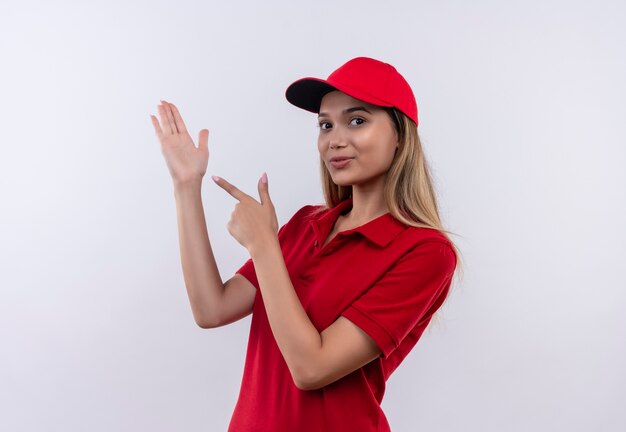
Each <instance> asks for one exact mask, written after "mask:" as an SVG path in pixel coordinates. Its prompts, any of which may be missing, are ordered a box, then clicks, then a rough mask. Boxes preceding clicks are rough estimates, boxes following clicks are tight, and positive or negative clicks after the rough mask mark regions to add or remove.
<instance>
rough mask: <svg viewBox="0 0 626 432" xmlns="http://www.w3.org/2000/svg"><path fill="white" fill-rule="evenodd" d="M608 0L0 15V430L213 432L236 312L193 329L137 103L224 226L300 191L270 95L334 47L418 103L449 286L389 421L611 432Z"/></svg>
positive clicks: (613, 306)
mask: <svg viewBox="0 0 626 432" xmlns="http://www.w3.org/2000/svg"><path fill="white" fill-rule="evenodd" d="M625 41H626V6H625V5H624V3H623V2H621V1H597V2H594V3H593V5H591V2H583V1H546V0H543V1H529V0H527V1H523V2H521V1H520V2H513V1H509V2H499V1H484V0H476V1H473V2H463V1H437V2H434V1H432V2H414V1H412V2H408V1H407V2H404V3H401V2H389V3H385V4H383V2H375V1H361V2H330V1H315V2H306V3H303V2H294V1H282V2H279V1H273V2H252V1H249V2H237V1H230V2H219V3H217V2H200V1H198V2H191V1H184V0H177V1H176V2H173V1H171V2H165V1H154V0H152V1H141V2H121V1H120V2H117V3H116V2H112V1H106V2H105V1H98V2H80V1H58V2H43V1H41V2H29V1H21V2H8V1H4V0H2V2H1V3H0V50H1V51H0V61H1V67H0V125H1V126H0V127H1V135H0V137H1V138H0V145H1V150H2V151H1V153H0V197H1V206H2V208H1V211H0V266H1V271H0V287H1V289H0V344H1V345H0V346H1V350H2V352H1V355H0V410H1V412H0V429H1V430H5V431H64V432H65V431H153V432H157V431H183V430H184V431H224V430H226V427H227V425H228V422H229V420H230V416H231V414H232V409H233V408H234V404H235V402H236V398H237V395H238V392H239V385H240V380H241V373H242V370H243V364H244V358H245V349H246V343H247V336H248V330H249V325H250V317H246V318H244V319H243V320H241V321H238V322H236V323H233V324H232V325H230V326H227V327H223V328H219V329H214V330H203V329H200V328H199V327H197V326H196V325H195V323H194V320H193V316H192V313H191V309H190V306H189V302H188V298H187V294H186V291H185V287H184V283H183V277H182V270H181V265H180V256H179V249H178V233H177V225H176V213H175V201H174V196H173V188H172V182H171V179H170V177H169V172H168V171H167V167H166V165H165V162H164V159H163V157H162V154H161V153H160V147H159V143H158V141H157V139H156V136H155V135H154V130H153V127H152V124H151V122H150V118H149V115H150V114H156V113H157V110H156V106H157V104H158V103H159V99H161V98H163V99H165V100H169V101H172V102H174V103H176V104H177V105H178V106H179V108H180V110H181V112H182V115H183V118H184V119H185V121H186V123H187V126H188V127H189V129H190V130H191V131H192V137H193V138H194V140H197V133H198V131H199V130H200V129H202V128H208V129H209V130H210V131H211V132H210V138H209V151H210V160H209V167H208V172H207V176H206V178H205V181H204V186H203V202H204V207H205V211H206V216H207V226H208V230H209V236H210V239H211V243H212V245H213V249H214V252H215V255H216V258H217V261H218V265H219V268H220V272H221V276H222V278H223V279H224V280H227V279H228V278H230V277H231V276H232V275H233V272H234V271H235V270H236V269H237V268H239V266H241V265H242V264H243V262H244V261H245V260H246V259H247V258H248V255H247V251H246V250H245V249H244V248H242V247H241V246H240V245H239V244H238V243H237V241H236V240H235V239H234V238H232V237H231V236H230V234H229V233H228V231H227V229H226V224H227V222H228V220H229V218H230V213H231V212H232V210H233V208H234V205H235V200H234V198H232V197H231V196H230V195H228V194H227V193H226V192H225V191H223V190H222V189H221V188H219V187H218V186H217V185H215V184H214V183H213V182H212V180H211V179H210V178H209V175H212V174H215V175H220V176H223V177H224V178H226V179H227V180H229V181H230V182H232V183H233V184H235V185H236V186H238V187H240V188H241V189H243V190H244V191H246V192H247V193H249V194H251V195H253V196H255V197H257V198H258V192H257V181H258V178H259V176H260V175H261V173H262V172H263V171H267V173H268V177H269V190H270V195H271V197H272V199H273V201H274V203H275V205H276V208H277V213H278V218H279V222H280V223H281V224H283V223H285V222H286V221H287V220H288V219H289V217H290V216H291V215H292V214H293V213H294V212H295V211H296V210H297V209H299V208H300V207H302V206H303V205H305V204H312V203H321V202H322V199H323V198H322V192H321V185H320V180H319V176H318V159H317V157H318V156H317V147H316V133H317V131H316V124H315V115H313V114H311V113H308V112H306V111H303V110H299V109H297V108H295V107H293V106H292V105H290V104H289V103H288V102H287V101H286V100H285V98H284V91H285V88H286V87H287V85H289V84H290V83H291V82H292V81H294V80H295V79H298V78H301V77H304V76H319V77H326V76H327V75H328V74H329V73H330V72H331V71H332V70H334V69H335V68H336V67H338V66H339V65H341V64H343V63H344V62H345V61H346V60H348V59H349V58H352V57H355V56H360V55H365V56H371V57H375V58H379V59H381V60H384V61H387V62H389V63H391V64H393V65H395V66H396V68H397V69H398V70H399V71H400V72H401V73H402V74H403V75H404V76H405V77H406V78H407V80H408V81H409V83H411V85H412V86H413V89H414V92H415V94H416V98H417V102H418V107H419V115H420V126H419V131H420V133H421V136H422V138H423V141H424V148H425V151H426V153H427V157H428V159H429V161H430V163H431V167H432V170H433V174H434V177H435V182H436V187H437V191H438V194H439V196H440V205H441V213H442V217H443V219H444V222H445V223H446V226H447V227H448V228H449V229H450V230H452V231H453V232H454V233H456V234H457V235H456V236H453V238H452V239H453V240H454V241H455V242H456V243H457V244H458V245H459V247H460V248H461V251H462V253H463V258H464V264H465V268H466V273H465V278H464V279H463V280H462V282H460V283H459V284H458V285H457V286H456V287H455V288H454V289H453V292H452V294H451V297H450V298H449V300H448V302H447V303H446V305H445V306H444V307H443V308H442V309H441V312H440V317H441V323H440V324H439V325H436V326H434V327H431V328H430V329H429V330H428V331H427V333H425V334H424V336H423V338H422V339H421V340H420V342H419V343H418V345H417V346H416V347H415V348H414V350H413V351H412V352H411V354H410V355H409V356H408V357H407V358H406V360H405V361H404V363H403V364H402V365H401V366H400V367H399V369H398V370H397V371H396V372H395V373H394V375H392V377H391V378H390V379H389V381H388V383H387V393H386V395H385V399H384V401H383V409H384V410H385V412H386V414H387V417H388V419H389V421H390V424H391V426H392V429H393V431H394V432H402V431H405V432H408V431H426V430H428V431H480V432H487V431H494V432H495V431H498V432H500V431H555V430H560V431H565V430H566V431H570V432H572V431H623V430H626V417H625V414H624V410H623V408H624V402H625V400H626V373H625V372H624V364H626V344H625V342H626V338H625V336H624V329H625V328H626V318H624V306H625V304H626V283H625V282H624V275H623V269H624V264H623V261H624V258H625V256H626V229H625V228H624V225H623V223H624V220H626V193H625V191H624V185H626V169H625V168H624V167H625V165H626V132H625V131H626V128H625V119H626V105H625V102H624V100H625V98H626V80H625V76H626V55H625V53H626V50H625V49H624V42H625Z"/></svg>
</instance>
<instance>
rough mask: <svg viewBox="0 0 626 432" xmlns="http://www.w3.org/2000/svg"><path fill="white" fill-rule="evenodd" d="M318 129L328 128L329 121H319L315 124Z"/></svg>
mask: <svg viewBox="0 0 626 432" xmlns="http://www.w3.org/2000/svg"><path fill="white" fill-rule="evenodd" d="M317 126H318V127H319V128H320V129H322V130H326V129H329V128H330V123H328V122H319V123H318V125H317Z"/></svg>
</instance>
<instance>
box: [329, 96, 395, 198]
mask: <svg viewBox="0 0 626 432" xmlns="http://www.w3.org/2000/svg"><path fill="white" fill-rule="evenodd" d="M318 119H319V128H320V130H319V137H318V140H317V147H318V150H319V152H320V156H321V157H322V159H323V160H324V163H325V164H326V168H327V169H328V171H329V172H330V175H331V177H332V179H333V181H334V182H335V184H338V185H342V186H348V185H355V184H367V183H370V182H376V181H377V180H381V179H382V178H383V177H384V175H385V173H386V172H387V171H388V170H389V167H390V166H391V162H392V161H393V157H394V153H395V150H396V148H397V146H398V135H397V133H396V130H395V127H394V124H393V120H391V118H390V117H389V115H388V114H387V112H386V111H385V110H384V109H382V108H381V107H378V106H376V105H371V104H369V103H366V102H363V101H361V100H359V99H355V98H353V97H351V96H348V95H347V94H345V93H343V92H340V91H333V92H330V93H327V94H326V95H325V96H324V97H323V99H322V102H321V105H320V113H319V117H318ZM333 157H349V158H352V159H351V160H350V162H348V163H347V164H345V163H342V164H333V163H331V158H333Z"/></svg>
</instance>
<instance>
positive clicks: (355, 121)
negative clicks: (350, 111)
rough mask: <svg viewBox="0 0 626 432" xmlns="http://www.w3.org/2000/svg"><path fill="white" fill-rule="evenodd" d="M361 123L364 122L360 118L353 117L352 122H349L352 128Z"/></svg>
mask: <svg viewBox="0 0 626 432" xmlns="http://www.w3.org/2000/svg"><path fill="white" fill-rule="evenodd" d="M363 123H365V120H364V119H362V118H361V117H354V118H353V119H352V120H350V124H351V125H353V126H358V125H360V124H363Z"/></svg>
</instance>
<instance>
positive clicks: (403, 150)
mask: <svg viewBox="0 0 626 432" xmlns="http://www.w3.org/2000/svg"><path fill="white" fill-rule="evenodd" d="M381 108H383V109H385V111H387V113H388V114H389V116H390V117H391V119H392V120H393V123H394V125H395V128H396V131H397V132H398V140H399V146H398V149H397V150H396V154H395V155H394V159H393V162H392V164H391V167H390V168H389V170H388V171H387V174H386V176H385V185H384V191H383V194H384V200H385V203H386V205H387V207H388V208H389V211H390V213H391V214H392V216H393V217H394V218H396V219H397V220H399V221H400V222H402V223H404V224H406V225H409V226H413V227H417V228H434V229H436V230H438V231H439V232H440V233H441V234H443V235H444V236H445V237H446V238H447V239H448V240H449V241H450V243H451V244H452V248H453V249H454V252H455V254H456V256H457V265H456V268H455V270H454V273H453V279H454V276H459V273H460V274H461V276H462V275H463V266H462V264H461V259H460V257H461V253H460V250H459V249H458V247H457V246H456V245H455V244H454V242H453V241H452V240H451V239H450V235H451V234H454V233H452V232H451V231H448V230H446V229H445V228H444V227H443V224H442V222H441V218H440V216H439V207H438V205H437V196H436V193H435V189H434V186H433V180H432V176H431V173H430V166H429V163H428V161H427V159H426V156H425V154H424V151H423V149H422V143H421V141H420V137H419V134H418V132H417V125H416V124H415V122H414V121H413V120H411V119H410V118H408V117H407V116H406V115H405V114H404V113H402V112H401V111H399V110H397V109H395V108H385V107H381ZM320 176H321V181H322V188H323V193H324V199H325V201H326V203H325V205H322V206H321V207H320V208H318V209H317V210H316V211H315V212H314V214H318V213H321V212H324V211H326V210H328V209H330V208H333V207H335V206H336V205H337V204H339V203H340V202H341V201H343V200H345V199H347V198H349V197H350V196H352V186H351V185H350V186H341V185H337V184H335V183H334V182H333V180H332V177H331V176H330V172H329V171H328V168H326V164H325V163H324V159H323V158H322V156H321V155H320ZM457 270H458V272H457ZM452 285H453V283H452V281H451V287H450V291H451V290H452ZM449 297H450V292H449V293H448V296H446V300H445V301H444V303H443V304H445V302H446V301H447V300H448V298H449ZM443 304H442V306H443ZM438 310H439V309H438ZM436 315H437V313H435V314H433V316H432V318H431V322H432V321H436V319H435V316H436ZM429 327H430V325H429Z"/></svg>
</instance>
